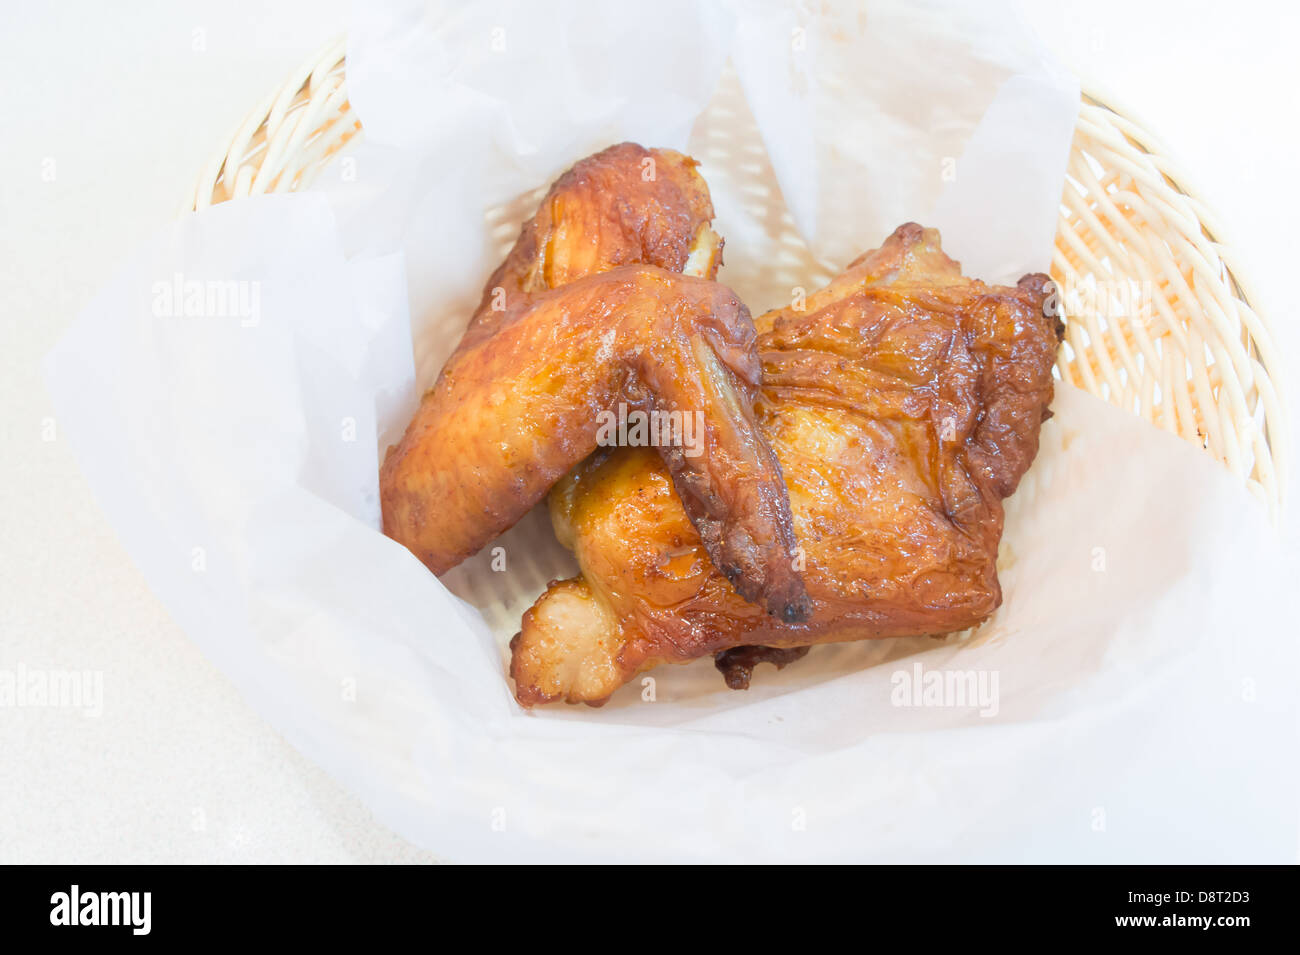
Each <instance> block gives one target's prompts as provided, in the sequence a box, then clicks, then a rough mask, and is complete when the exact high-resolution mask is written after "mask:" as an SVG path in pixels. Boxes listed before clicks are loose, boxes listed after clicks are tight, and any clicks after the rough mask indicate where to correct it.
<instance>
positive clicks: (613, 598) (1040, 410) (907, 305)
mask: <svg viewBox="0 0 1300 955" xmlns="http://www.w3.org/2000/svg"><path fill="white" fill-rule="evenodd" d="M1049 292H1050V282H1049V280H1048V279H1047V278H1046V276H1043V275H1028V276H1025V278H1023V279H1021V280H1020V282H1019V284H1018V285H1017V286H1016V287H1014V288H1007V287H990V286H988V285H985V284H984V283H982V282H978V281H972V280H970V279H967V278H964V277H963V276H962V275H961V270H960V266H959V265H958V264H957V263H956V262H954V261H953V260H951V259H949V258H948V257H947V256H946V255H945V254H944V253H943V251H942V249H941V248H940V245H939V235H938V233H937V232H936V231H935V230H932V229H922V228H921V227H920V226H918V225H915V224H908V225H904V226H902V227H900V228H899V229H898V230H897V231H896V232H895V233H894V234H893V235H892V236H890V238H889V239H888V240H887V241H886V242H885V244H884V245H883V246H882V247H881V248H880V249H878V250H876V251H874V252H871V253H868V254H866V255H864V256H862V257H860V258H859V259H858V260H856V261H855V262H854V263H853V264H852V265H851V266H850V267H849V268H848V270H847V271H845V272H844V273H843V274H842V275H840V276H839V277H838V278H836V279H835V280H833V281H832V282H831V283H830V284H829V285H828V286H827V287H826V288H824V289H822V290H820V291H819V292H817V293H815V294H813V295H812V296H810V297H809V298H808V299H807V301H806V303H805V304H804V307H803V308H802V309H796V308H793V307H792V308H785V309H779V310H777V311H773V312H769V313H768V314H766V315H763V316H761V317H760V318H759V319H758V320H757V322H756V324H757V327H758V333H759V343H758V348H759V353H760V355H761V358H762V362H763V387H762V394H761V396H760V398H759V401H758V404H757V406H756V413H757V415H758V420H759V423H760V426H761V428H762V430H763V432H764V434H765V435H766V436H767V438H768V440H769V442H770V443H771V445H772V446H773V447H774V448H775V449H776V453H777V456H778V457H779V458H780V461H781V468H782V472H783V474H784V476H785V480H786V482H787V484H788V487H789V492H790V502H791V507H792V510H793V513H794V521H795V531H796V535H797V537H798V539H799V542H800V545H801V547H802V555H801V556H802V563H803V565H804V566H805V567H806V571H805V580H806V582H807V586H808V591H809V594H810V596H811V597H812V601H813V612H812V615H811V616H810V618H809V619H808V620H807V621H804V622H801V623H794V624H791V623H786V622H782V621H780V620H774V619H772V618H771V617H769V616H765V615H764V614H762V613H760V612H757V611H756V609H755V608H754V607H752V606H751V605H749V604H747V603H745V602H744V601H743V600H741V599H740V598H738V597H737V595H736V593H735V592H734V590H733V588H732V587H730V586H729V585H728V583H727V581H726V580H725V579H724V578H722V577H721V576H720V575H719V574H718V573H717V572H716V571H715V570H714V568H713V567H712V566H711V565H710V563H709V561H708V560H707V559H706V557H705V554H704V552H703V551H702V550H701V548H700V543H699V538H698V537H697V536H696V534H695V532H694V529H693V528H692V527H691V524H690V522H689V521H688V520H687V518H686V515H685V513H684V512H683V510H682V507H681V505H680V504H679V503H678V501H677V499H676V496H675V495H674V494H673V493H672V486H671V483H670V481H669V478H668V475H667V474H666V473H665V472H664V470H663V467H662V465H661V464H660V462H659V461H658V460H656V459H655V457H654V456H653V455H650V454H647V453H645V452H644V451H641V450H638V449H627V448H620V449H611V450H610V451H607V452H603V453H601V454H599V455H597V456H596V457H594V458H592V459H591V460H590V461H588V462H586V463H584V464H583V465H582V466H581V467H579V468H578V469H576V471H575V472H574V473H573V474H572V475H570V476H569V477H568V478H567V479H566V480H565V481H564V482H562V483H561V484H560V485H558V486H557V487H556V489H555V490H554V491H553V492H552V494H551V513H552V519H553V523H554V524H555V527H556V531H557V534H558V536H559V537H560V539H561V541H562V542H564V543H565V544H566V545H567V546H569V547H570V548H572V549H573V550H574V551H575V553H576V555H577V557H578V561H579V564H580V566H581V569H582V575H581V576H580V577H576V578H573V579H571V580H566V581H562V582H557V583H553V584H552V585H551V586H550V588H549V589H548V590H547V592H546V593H545V594H544V595H543V596H542V597H541V598H540V599H539V600H538V601H537V603H535V604H534V605H533V607H532V608H531V609H530V610H529V611H528V612H527V613H526V614H525V615H524V619H523V625H522V630H521V631H520V633H519V634H518V635H517V636H516V637H515V638H514V640H513V641H512V643H511V649H512V659H511V668H510V672H511V676H512V677H513V678H514V680H515V695H516V697H517V698H518V700H519V702H521V703H522V704H524V705H526V706H527V705H533V704H537V703H545V702H550V701H553V700H566V701H568V702H588V703H593V704H599V703H601V702H603V701H605V700H606V699H608V697H609V695H610V694H611V693H613V692H614V690H616V689H617V688H618V687H619V686H621V685H622V684H624V683H625V682H627V681H628V680H630V679H631V678H632V677H633V676H635V675H636V674H637V673H639V672H641V671H643V670H646V669H648V668H650V667H653V666H655V665H657V664H660V663H684V662H687V661H690V660H693V659H696V658H699V657H702V656H705V655H709V654H717V655H718V659H717V663H718V667H719V669H721V670H722V671H723V672H724V675H726V676H727V678H728V679H727V682H728V684H729V685H732V686H735V687H742V686H746V685H747V684H748V680H749V671H750V669H752V667H753V665H754V664H756V663H758V662H762V661H764V660H767V661H771V662H776V663H777V664H778V665H784V664H785V663H787V662H790V661H791V660H792V659H795V658H796V657H797V655H798V654H797V648H803V647H807V646H810V645H813V644H818V643H828V642H837V641H848V640H861V639H868V638H877V637H895V636H908V635H922V634H942V633H948V632H952V631H956V630H962V629H965V628H967V627H970V626H973V625H974V624H976V623H978V622H980V621H981V620H983V619H985V618H986V617H987V616H988V615H989V614H990V613H992V612H993V610H994V609H995V608H996V607H997V606H998V605H999V603H1000V602H1001V591H1000V589H999V586H998V578H997V566H996V561H997V551H998V541H999V538H1000V537H1001V534H1002V521H1003V512H1002V500H1003V499H1004V498H1006V497H1008V496H1009V495H1010V494H1011V493H1012V492H1014V491H1015V489H1016V486H1017V484H1018V483H1019V481H1020V478H1021V476H1022V475H1023V474H1024V473H1025V471H1026V470H1027V469H1028V467H1029V465H1030V463H1031V462H1032V461H1033V459H1034V455H1035V454H1036V453H1037V450H1038V431H1039V426H1040V424H1041V423H1042V421H1043V420H1045V419H1046V418H1047V417H1048V416H1049V415H1050V412H1049V411H1048V405H1049V403H1050V402H1051V398H1052V365H1053V363H1054V361H1055V359H1056V353H1057V349H1058V347H1059V344H1060V339H1061V335H1062V334H1063V331H1064V329H1063V327H1062V326H1061V324H1060V322H1059V320H1057V319H1056V318H1054V317H1052V316H1050V315H1048V314H1046V313H1047V312H1048V311H1051V308H1050V307H1049V306H1048V302H1049ZM733 648H738V649H733ZM772 651H776V652H772Z"/></svg>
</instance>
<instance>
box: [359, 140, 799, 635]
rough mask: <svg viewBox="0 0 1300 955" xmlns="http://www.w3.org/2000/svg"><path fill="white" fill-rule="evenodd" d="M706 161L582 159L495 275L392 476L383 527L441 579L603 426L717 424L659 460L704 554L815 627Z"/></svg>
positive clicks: (757, 597) (741, 586)
mask: <svg viewBox="0 0 1300 955" xmlns="http://www.w3.org/2000/svg"><path fill="white" fill-rule="evenodd" d="M694 165H695V164H694V161H693V160H690V159H688V158H687V157H684V156H682V155H680V154H678V153H674V152H671V151H667V150H645V149H642V148H641V147H639V146H634V145H631V144H624V145H622V146H616V147H613V148H611V149H608V150H605V151H604V152H602V153H598V154H596V155H595V156H592V157H590V158H589V159H587V160H584V161H583V162H581V163H579V164H578V165H576V166H575V167H574V168H573V169H571V170H570V171H569V172H568V173H566V174H565V175H564V176H563V177H561V178H560V179H559V180H558V181H557V182H556V183H555V185H554V186H553V187H552V188H551V190H550V192H549V193H548V194H547V196H546V198H545V199H544V200H543V201H542V204H541V206H540V208H539V209H538V212H537V214H536V215H535V216H534V217H533V218H532V219H531V220H530V221H529V222H528V223H526V224H525V225H524V227H523V230H522V231H521V233H520V237H519V240H518V241H517V242H516V244H515V246H514V248H513V249H512V250H511V252H510V254H509V256H508V257H507V258H506V261H505V262H504V263H503V264H502V266H501V267H500V268H499V269H498V270H497V271H496V273H495V274H494V275H493V276H492V278H491V279H490V280H489V281H488V285H487V288H486V289H485V290H484V294H483V299H482V302H481V303H480V305H479V308H478V310H477V311H476V313H475V315H474V317H473V319H472V320H471V322H470V324H469V327H468V329H467V330H466V332H465V335H464V338H463V339H462V341H461V342H460V344H459V346H458V348H457V350H456V351H455V353H454V354H453V355H452V357H451V358H450V359H449V360H448V362H447V364H446V365H445V367H444V368H443V370H442V373H441V374H440V375H439V377H438V380H437V382H436V384H435V385H434V387H433V389H432V390H430V391H429V392H428V393H427V394H426V395H425V396H424V398H423V400H422V402H421V405H420V408H419V410H418V412H417V413H416V415H415V418H414V420H413V421H412V422H411V424H410V426H409V427H408V428H407V431H406V434H405V435H404V437H403V438H402V441H401V442H400V443H399V444H397V445H396V446H394V447H392V448H390V449H389V451H388V454H387V456H386V457H385V460H384V463H383V466H382V468H381V472H380V491H381V500H382V506H383V515H384V532H385V533H386V534H388V535H389V536H390V537H392V538H394V539H395V540H397V541H399V542H401V543H402V544H404V545H406V546H407V547H408V548H409V549H410V550H411V551H412V552H413V553H414V554H415V555H416V556H417V557H419V558H420V559H421V560H422V561H423V562H424V563H425V564H426V565H427V566H428V567H429V568H430V570H432V571H433V572H434V573H442V572H444V571H446V570H448V569H450V568H451V567H453V566H455V565H456V564H458V563H459V562H460V561H462V560H464V559H465V558H466V557H468V556H470V555H471V554H473V553H475V552H476V551H478V550H479V549H480V548H482V547H483V546H484V545H485V544H486V543H488V542H489V541H491V540H492V539H493V538H495V537H496V536H497V535H498V534H500V533H501V532H502V531H504V530H506V529H507V528H509V527H511V526H512V525H513V524H514V523H515V522H516V521H518V520H519V519H520V518H521V517H523V515H524V514H526V513H527V512H528V510H529V508H531V507H532V506H533V505H534V504H536V503H537V502H538V501H540V500H541V499H542V498H543V497H544V496H545V495H546V493H547V491H548V490H550V488H551V487H552V486H553V485H554V484H555V483H556V482H557V481H558V480H559V479H560V478H561V477H562V476H563V475H564V474H565V473H566V472H567V471H569V470H570V469H571V468H573V467H574V466H575V465H577V464H578V463H579V462H580V461H582V460H583V459H584V458H585V457H587V456H588V455H590V454H591V453H592V452H593V451H595V450H596V448H597V446H598V440H599V438H600V434H601V425H602V421H603V420H605V419H604V417H603V416H605V415H608V414H612V413H615V412H616V411H617V412H621V413H623V414H626V413H627V412H629V411H637V410H640V411H647V412H648V411H658V412H673V411H676V412H679V413H688V414H692V415H694V413H695V412H700V413H701V417H700V418H699V419H698V420H700V421H701V422H702V425H703V427H702V431H701V433H700V434H699V435H698V436H697V437H698V439H699V445H698V446H697V447H696V448H693V449H688V448H686V447H684V446H683V445H682V444H676V445H671V444H670V445H666V446H664V447H661V448H658V449H656V450H657V452H658V456H659V457H660V458H661V459H662V460H663V462H664V464H665V466H666V468H667V472H668V473H669V474H671V476H672V481H673V483H674V486H675V487H676V490H677V492H678V493H679V494H680V495H681V499H682V501H683V504H684V508H685V513H686V514H687V515H688V516H689V519H690V521H691V522H692V524H693V527H694V528H695V529H696V530H697V532H698V538H699V539H700V540H701V542H702V546H703V548H704V551H705V552H706V553H707V554H708V555H709V556H710V557H711V558H712V560H713V561H714V562H716V565H717V566H718V567H719V568H721V569H722V571H723V572H724V573H725V574H726V576H727V577H728V579H730V580H731V581H732V582H733V583H734V585H735V588H736V591H737V592H738V593H740V594H741V595H743V597H744V598H745V599H747V600H754V601H759V602H761V604H762V606H763V608H764V609H765V610H766V611H768V612H770V613H774V614H777V615H778V616H780V617H781V618H782V619H787V620H799V619H803V618H804V617H805V616H806V615H807V611H808V601H807V594H806V591H805V589H804V587H803V583H802V580H801V575H800V573H799V572H798V571H797V570H796V569H795V560H794V551H795V540H794V535H793V528H792V520H791V516H790V510H789V501H788V498H787V497H786V491H785V484H784V482H783V481H782V479H781V474H780V469H779V466H778V464H777V460H776V457H775V455H774V454H773V452H772V450H771V448H770V447H768V445H767V444H766V442H765V441H764V439H763V437H762V434H761V432H760V431H759V429H758V427H757V424H756V421H755V419H754V415H753V411H752V405H753V401H754V398H755V397H756V395H757V388H758V383H759V380H760V377H761V368H760V365H759V361H758V356H757V353H756V350H755V335H754V328H753V322H752V320H751V318H750V315H749V312H748V310H747V309H746V308H745V306H744V305H743V304H742V303H741V302H740V301H739V299H737V298H736V296H735V294H734V293H733V292H732V291H731V290H730V289H728V288H726V287H725V286H722V285H719V284H717V283H716V282H713V281H711V279H712V276H713V275H714V274H715V273H716V270H717V264H718V260H719V257H720V250H721V243H720V241H719V240H718V239H717V236H716V235H715V234H714V233H713V231H712V229H711V228H710V226H709V221H710V219H711V218H712V215H713V210H712V206H711V204H710V202H709V196H708V190H707V187H706V186H705V185H704V182H703V179H701V178H700V176H699V174H698V173H696V172H695V169H694ZM684 270H685V271H693V272H697V273H698V274H700V275H702V276H704V277H703V278H697V277H692V276H684V275H681V274H679V273H681V272H682V271H684ZM693 420H695V419H693ZM688 452H690V453H688Z"/></svg>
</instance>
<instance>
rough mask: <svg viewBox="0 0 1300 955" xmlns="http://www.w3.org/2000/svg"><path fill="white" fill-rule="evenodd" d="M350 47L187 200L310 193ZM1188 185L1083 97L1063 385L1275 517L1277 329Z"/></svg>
mask: <svg viewBox="0 0 1300 955" xmlns="http://www.w3.org/2000/svg"><path fill="white" fill-rule="evenodd" d="M344 51H345V42H344V40H343V39H342V38H340V39H338V40H336V41H334V42H333V43H331V44H330V45H329V46H327V47H326V48H325V49H324V50H322V51H321V52H320V53H319V54H318V55H316V56H314V57H312V58H311V59H310V60H308V61H307V62H306V63H304V64H303V65H302V67H300V68H299V69H298V70H297V71H296V72H294V73H293V74H292V75H291V76H290V77H289V78H288V81H287V82H286V83H285V84H284V85H283V86H282V87H281V88H280V89H279V90H277V91H276V92H275V93H274V94H272V95H271V96H270V97H269V98H268V99H267V100H266V101H265V102H264V103H263V104H262V105H261V106H259V107H258V108H257V109H256V110H254V111H253V112H252V113H250V114H249V116H248V118H247V120H245V121H244V123H243V124H242V125H241V126H240V127H239V129H238V130H237V131H236V132H235V134H234V136H233V137H232V138H231V139H230V141H229V144H228V145H227V146H226V147H225V148H224V149H223V150H222V151H221V152H220V154H218V155H217V156H215V157H214V158H213V160H212V162H211V163H209V164H208V167H207V168H206V169H205V170H204V172H203V175H202V178H201V179H200V180H199V182H198V184H197V187H196V189H195V192H194V195H193V196H192V197H191V198H190V200H189V203H188V206H187V208H190V209H203V208H206V207H207V206H209V205H212V204H214V203H218V202H225V201H227V200H230V199H236V198H241V197H244V196H252V195H259V194H262V193H275V192H291V191H295V190H301V189H305V188H307V187H308V186H309V185H310V183H311V181H312V179H313V178H314V177H315V176H316V174H317V173H318V172H319V171H320V169H321V168H322V167H323V166H324V165H325V164H326V163H327V162H329V160H330V159H331V157H333V156H334V154H335V153H337V152H338V151H339V150H340V149H342V148H343V147H344V146H345V145H346V144H347V143H348V142H349V141H350V140H351V139H352V138H353V137H355V136H356V135H357V134H358V133H360V132H361V125H360V123H359V122H358V120H357V119H356V116H355V114H354V113H353V112H352V110H351V108H350V106H349V103H348V98H347V87H346V82H345V77H344ZM715 103H716V100H715ZM712 108H714V107H711V109H712ZM729 143H730V140H729V139H728V138H724V141H723V142H721V143H720V144H719V150H720V155H719V156H718V157H713V158H711V157H710V155H709V154H708V153H707V152H705V154H704V155H702V156H700V158H701V159H702V160H703V162H704V163H705V165H706V167H710V168H713V167H716V166H718V165H725V164H726V163H727V161H728V159H729V158H730V157H731V155H732V154H731V153H728V152H727V149H728V145H729ZM731 147H732V150H733V152H734V144H731ZM1187 182H1188V179H1187V177H1186V175H1185V174H1183V173H1182V172H1180V171H1179V170H1178V169H1177V167H1176V166H1175V165H1174V164H1173V163H1172V162H1171V161H1170V160H1169V159H1168V158H1167V153H1166V151H1165V150H1163V149H1162V148H1161V147H1160V145H1159V143H1158V141H1157V140H1155V138H1154V137H1153V136H1152V135H1151V134H1150V133H1148V132H1147V131H1146V130H1145V129H1144V128H1143V127H1142V126H1141V125H1139V124H1138V123H1136V122H1134V121H1133V120H1131V119H1129V118H1126V116H1125V115H1123V114H1122V113H1121V112H1119V111H1118V110H1116V109H1114V108H1112V107H1110V106H1108V105H1107V103H1106V102H1105V101H1104V98H1102V97H1100V96H1096V95H1088V94H1085V96H1084V101H1083V104H1082V107H1081V109H1080V112H1079V118H1078V122H1077V125H1076V128H1075V135H1074V143H1073V147H1072V150H1071V155H1070V162H1069V167H1068V172H1067V178H1066V184H1065V190H1064V194H1063V195H1062V197H1061V212H1060V220H1059V224H1058V227H1057V234H1056V248H1055V251H1054V254H1053V258H1052V276H1053V278H1055V279H1056V280H1057V283H1058V285H1059V286H1060V288H1061V290H1062V305H1063V306H1064V311H1065V315H1066V320H1067V329H1068V330H1067V337H1066V344H1065V347H1064V348H1062V350H1061V356H1060V359H1059V361H1058V364H1057V369H1058V372H1059V374H1060V376H1061V377H1062V378H1063V379H1064V380H1065V381H1068V382H1070V383H1071V384H1073V385H1075V386H1077V387H1079V388H1082V389H1084V390H1086V391H1089V392H1091V393H1092V394H1094V395H1097V396H1099V397H1101V398H1103V399H1104V400H1106V401H1108V402H1110V403H1111V404H1113V405H1116V406H1118V407H1121V408H1124V409H1127V410H1129V411H1131V412H1133V413H1134V414H1137V415H1140V416H1141V417H1143V418H1145V419H1146V420H1148V421H1150V422H1151V423H1153V424H1155V425H1157V426H1158V427H1161V428H1164V429H1165V430H1167V431H1171V432H1173V433H1175V434H1178V435H1181V436H1182V437H1183V438H1185V439H1186V440H1188V441H1191V442H1194V443H1195V444H1197V445H1200V446H1201V447H1202V448H1204V449H1205V450H1206V451H1207V452H1208V453H1210V454H1212V455H1214V457H1215V458H1217V459H1218V460H1220V461H1221V462H1223V464H1224V465H1225V466H1226V467H1227V468H1228V469H1229V470H1231V471H1232V473H1233V474H1235V475H1237V476H1238V477H1239V478H1240V479H1241V480H1242V481H1243V482H1244V483H1245V485H1246V487H1247V488H1248V489H1249V490H1250V491H1251V492H1252V493H1253V494H1254V495H1255V496H1256V497H1258V498H1260V499H1261V500H1262V501H1264V502H1265V503H1266V504H1267V506H1268V507H1269V509H1270V511H1271V513H1272V515H1273V516H1274V518H1275V519H1276V517H1277V515H1278V511H1279V509H1280V506H1281V495H1282V489H1283V488H1284V487H1285V486H1286V473H1285V468H1286V461H1287V447H1286V439H1287V434H1288V432H1287V430H1286V420H1285V409H1284V408H1283V406H1282V402H1281V398H1280V396H1279V394H1278V391H1277V389H1276V388H1275V387H1274V384H1273V380H1272V376H1273V375H1276V374H1278V360H1279V359H1278V355H1277V353H1276V351H1275V349H1274V345H1273V336H1272V334H1271V333H1270V330H1269V326H1268V323H1267V322H1266V321H1265V320H1264V318H1263V317H1262V316H1260V315H1258V314H1257V313H1256V312H1255V311H1254V309H1253V308H1252V307H1251V305H1250V300H1251V297H1252V296H1251V294H1250V287H1249V285H1248V284H1247V281H1246V279H1245V277H1244V275H1243V272H1242V269H1241V265H1240V263H1239V262H1237V261H1235V260H1234V259H1233V257H1232V253H1231V250H1230V249H1229V248H1227V247H1225V245H1224V244H1223V243H1221V242H1220V241H1219V238H1218V237H1220V236H1222V235H1223V232H1222V230H1221V229H1220V227H1219V226H1218V224H1217V223H1216V222H1215V220H1214V218H1213V216H1212V215H1211V214H1210V213H1209V211H1208V210H1207V209H1206V208H1205V206H1204V205H1203V204H1202V203H1201V202H1200V201H1199V200H1197V199H1196V198H1195V197H1194V196H1193V195H1192V194H1191V193H1190V190H1189V189H1188V188H1186V184H1187ZM760 192H761V190H760ZM758 201H761V200H758ZM515 211H516V210H513V209H511V210H499V212H500V215H498V216H495V217H493V218H497V219H500V220H501V222H500V225H501V226H502V228H501V229H500V230H498V235H499V236H500V239H501V242H502V244H503V250H502V251H503V252H504V247H505V246H507V245H508V244H509V242H510V241H511V240H512V239H513V236H514V232H515V230H516V229H517V219H518V216H517V215H516V216H514V218H511V216H512V215H513V214H514V213H515ZM525 214H526V213H525ZM769 221H784V222H785V223H787V224H786V225H785V228H786V229H787V230H788V231H789V233H790V235H789V236H784V237H783V242H784V244H785V245H787V246H788V247H790V248H791V249H792V250H796V256H795V257H796V260H798V261H802V263H803V264H804V265H805V266H806V267H807V270H808V272H809V273H811V274H809V275H807V276H805V280H807V279H811V278H819V277H828V275H824V276H823V275H819V274H817V273H826V272H827V271H828V269H827V266H826V265H825V263H817V262H815V261H813V260H812V259H811V257H810V256H808V255H807V252H806V248H803V244H802V241H801V240H800V239H799V238H798V236H797V234H795V233H794V231H793V225H792V223H790V222H789V217H788V216H783V215H778V216H777V217H776V219H775V220H769ZM800 249H802V253H800V252H799V251H798V250H800ZM800 254H802V259H801V260H800V259H799V255H800Z"/></svg>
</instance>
